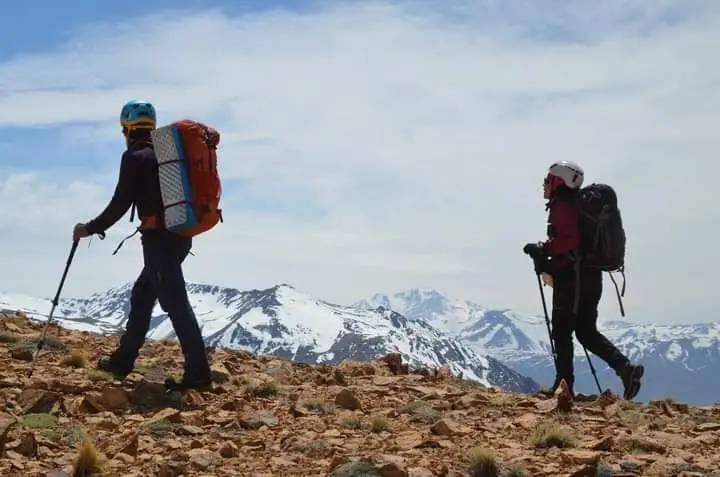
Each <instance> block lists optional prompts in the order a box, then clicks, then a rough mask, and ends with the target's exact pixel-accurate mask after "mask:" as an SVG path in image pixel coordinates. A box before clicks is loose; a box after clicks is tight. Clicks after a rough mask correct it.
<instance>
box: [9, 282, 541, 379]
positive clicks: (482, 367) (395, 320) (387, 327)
mask: <svg viewBox="0 0 720 477" xmlns="http://www.w3.org/2000/svg"><path fill="white" fill-rule="evenodd" d="M130 294H131V285H125V286H123V287H120V288H115V289H111V290H109V291H107V292H106V293H100V294H95V295H92V296H90V297H89V298H86V299H63V300H61V302H60V304H59V306H58V309H57V310H56V313H55V317H56V318H57V319H58V321H59V322H60V323H61V324H62V325H63V326H66V327H68V328H73V329H81V330H88V331H95V332H99V333H119V332H121V331H122V328H123V325H124V324H125V321H126V320H127V313H128V310H129V305H130ZM188 295H189V297H190V301H191V304H192V306H193V308H194V310H195V313H196V315H197V318H198V321H199V323H200V325H201V328H202V332H203V336H204V337H205V340H206V342H207V343H208V344H209V345H211V346H222V347H229V348H235V349H243V350H247V351H251V352H255V353H260V354H273V355H277V356H283V357H287V358H290V359H293V360H297V361H302V362H310V363H338V362H340V361H342V360H343V359H354V360H360V361H363V360H369V359H376V358H380V357H382V356H384V355H385V354H387V353H391V352H399V353H401V354H402V355H403V357H404V359H405V360H406V361H407V362H408V363H409V364H410V365H411V367H439V366H448V367H449V368H450V369H451V370H452V371H453V372H454V373H455V374H458V375H462V376H463V377H464V378H467V379H472V380H476V381H479V382H481V383H484V384H486V385H496V386H498V387H502V388H505V389H509V390H514V391H521V392H530V391H533V390H535V389H536V388H537V384H536V383H535V382H534V381H532V380H531V379H528V378H526V377H524V376H522V375H520V374H519V373H517V372H515V371H513V370H511V369H510V368H508V367H507V366H505V365H503V364H502V363H500V362H499V361H497V360H496V359H493V358H492V357H489V356H485V355H484V354H482V353H476V352H474V351H473V350H471V349H470V348H469V347H468V346H466V345H463V344H462V343H461V342H459V341H458V340H456V339H455V338H452V337H450V336H448V335H447V334H445V333H443V332H441V331H439V330H438V329H437V328H435V327H434V326H432V324H430V323H427V322H424V321H419V320H411V319H408V318H406V317H405V316H403V315H402V314H399V313H397V312H394V311H391V310H390V309H389V308H383V307H375V308H374V309H366V308H360V307H345V306H339V305H333V304H331V303H327V302H324V301H322V300H318V299H316V298H313V297H311V296H309V295H307V294H304V293H301V292H299V291H298V290H296V289H294V288H292V287H291V286H289V285H279V286H276V287H274V288H271V289H267V290H251V291H240V290H236V289H232V288H221V287H217V286H208V285H197V284H188ZM50 307H51V303H50V301H49V300H41V299H35V298H29V297H25V296H21V295H15V294H0V309H3V308H4V309H9V310H22V311H24V312H26V313H27V314H29V315H30V316H32V317H34V318H36V319H45V314H47V313H48V312H49V310H50ZM148 336H149V337H150V338H155V339H163V338H168V337H174V333H173V329H172V325H171V323H170V320H169V318H168V317H167V315H166V314H165V313H164V312H163V311H162V309H161V308H160V307H159V306H156V308H155V310H154V312H153V319H152V322H151V325H150V331H149V335H148Z"/></svg>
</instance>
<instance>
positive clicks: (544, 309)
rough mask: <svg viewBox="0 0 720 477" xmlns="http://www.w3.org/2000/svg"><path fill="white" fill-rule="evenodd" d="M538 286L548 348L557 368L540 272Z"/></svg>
mask: <svg viewBox="0 0 720 477" xmlns="http://www.w3.org/2000/svg"><path fill="white" fill-rule="evenodd" d="M537 280H538V288H539V289H540V298H541V299H542V306H543V312H545V324H546V325H547V330H548V338H550V350H551V351H552V356H553V361H554V362H555V368H557V354H556V353H555V343H554V341H553V337H552V328H551V327H550V317H549V316H548V311H547V304H546V303H545V292H544V291H543V288H542V280H541V279H540V274H539V273H538V274H537Z"/></svg>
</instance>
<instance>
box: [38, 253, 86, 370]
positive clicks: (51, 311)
mask: <svg viewBox="0 0 720 477" xmlns="http://www.w3.org/2000/svg"><path fill="white" fill-rule="evenodd" d="M78 243H80V241H79V240H75V241H73V244H72V248H71V249H70V256H69V257H68V259H67V263H66V264H65V271H64V272H63V276H62V280H60V286H59V287H58V290H57V293H56V294H55V298H54V299H53V301H52V305H53V306H52V309H51V310H50V315H49V316H48V320H47V323H45V328H44V329H43V332H42V336H41V337H40V341H39V342H38V345H37V350H35V358H33V362H32V365H31V366H30V374H28V378H30V377H32V374H33V371H34V370H35V362H36V361H37V358H38V355H39V354H40V350H41V349H42V347H43V345H44V344H45V336H46V335H47V331H48V328H49V327H50V323H51V322H52V318H53V314H54V313H55V308H56V307H57V306H58V302H59V300H60V292H61V291H62V288H63V285H64V284H65V278H66V277H67V274H68V270H69V269H70V264H71V263H72V260H73V257H74V256H75V251H76V250H77V247H78Z"/></svg>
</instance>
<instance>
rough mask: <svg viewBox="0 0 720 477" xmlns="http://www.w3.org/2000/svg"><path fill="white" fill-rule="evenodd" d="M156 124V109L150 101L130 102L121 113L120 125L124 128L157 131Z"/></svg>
mask: <svg viewBox="0 0 720 477" xmlns="http://www.w3.org/2000/svg"><path fill="white" fill-rule="evenodd" d="M156 122H157V116H156V115H155V108H154V107H153V105H152V103H150V102H149V101H129V102H127V103H126V104H125V106H123V108H122V111H121V112H120V124H121V125H122V127H124V128H128V129H137V128H146V129H155V124H156Z"/></svg>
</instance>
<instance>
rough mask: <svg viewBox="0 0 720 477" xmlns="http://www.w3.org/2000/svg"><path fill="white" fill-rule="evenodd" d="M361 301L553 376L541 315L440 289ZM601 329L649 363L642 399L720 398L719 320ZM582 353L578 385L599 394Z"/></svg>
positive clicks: (605, 374) (607, 380) (606, 378)
mask: <svg viewBox="0 0 720 477" xmlns="http://www.w3.org/2000/svg"><path fill="white" fill-rule="evenodd" d="M358 305H359V306H364V307H368V308H372V307H374V306H378V305H380V306H385V307H390V308H391V309H393V310H394V311H397V312H398V313H401V314H403V315H405V316H407V317H408V318H410V319H412V320H416V321H427V322H428V323H431V324H433V326H435V327H437V328H438V329H440V330H442V331H445V332H446V333H448V335H450V336H453V337H455V338H457V339H458V340H460V341H462V342H463V343H464V344H465V345H467V346H468V347H470V348H472V349H473V350H475V351H476V352H478V353H482V354H489V355H491V356H493V357H495V358H497V359H498V360H500V361H502V362H503V363H505V364H507V365H508V366H510V367H511V368H513V369H514V370H516V371H518V372H519V373H521V374H523V375H526V376H530V377H531V378H533V379H534V380H536V381H538V382H539V383H541V384H542V385H549V384H551V383H552V381H553V379H554V376H555V368H554V365H553V362H552V356H551V352H550V346H549V340H548V329H547V325H546V323H545V319H544V317H542V316H527V315H520V314H518V313H514V312H512V311H510V310H488V309H485V308H483V307H481V306H479V305H476V304H473V303H471V302H468V301H461V300H453V299H451V298H449V297H447V296H446V295H444V294H442V293H439V292H437V291H434V290H409V291H404V292H400V293H396V294H394V295H391V296H388V295H382V294H378V295H375V296H373V297H372V298H371V299H369V300H363V301H361V302H358ZM598 327H599V329H600V331H601V332H602V333H603V334H605V335H606V336H607V337H608V338H609V339H610V341H612V342H613V343H615V344H616V345H617V346H618V348H620V350H621V351H623V353H625V354H626V355H627V356H628V357H629V358H630V359H631V360H632V361H634V362H640V363H642V364H643V365H645V377H644V379H643V387H642V389H641V391H640V394H639V395H638V397H637V399H638V400H651V399H660V398H665V397H672V398H675V399H679V400H682V401H686V402H691V403H712V402H717V401H720V381H718V379H717V376H718V375H720V322H714V323H706V324H688V325H649V324H634V323H629V322H622V321H608V322H602V321H601V322H599V325H598ZM575 355H576V359H575V374H576V386H575V387H576V390H577V391H580V392H586V393H589V392H595V391H596V386H595V383H594V380H593V377H592V375H591V374H590V371H589V366H588V364H587V359H586V358H585V354H584V351H583V349H582V347H581V346H580V345H579V343H577V340H576V343H575ZM591 359H592V362H593V364H594V365H595V368H596V370H597V371H598V378H599V379H600V383H601V385H602V386H603V387H604V388H607V387H610V388H612V389H614V390H615V391H619V390H620V389H621V385H620V381H619V379H618V378H617V376H616V375H615V373H614V371H612V370H610V369H609V368H608V367H607V366H606V365H605V363H604V362H603V361H601V360H600V359H599V358H596V357H594V356H593V355H592V354H591Z"/></svg>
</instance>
